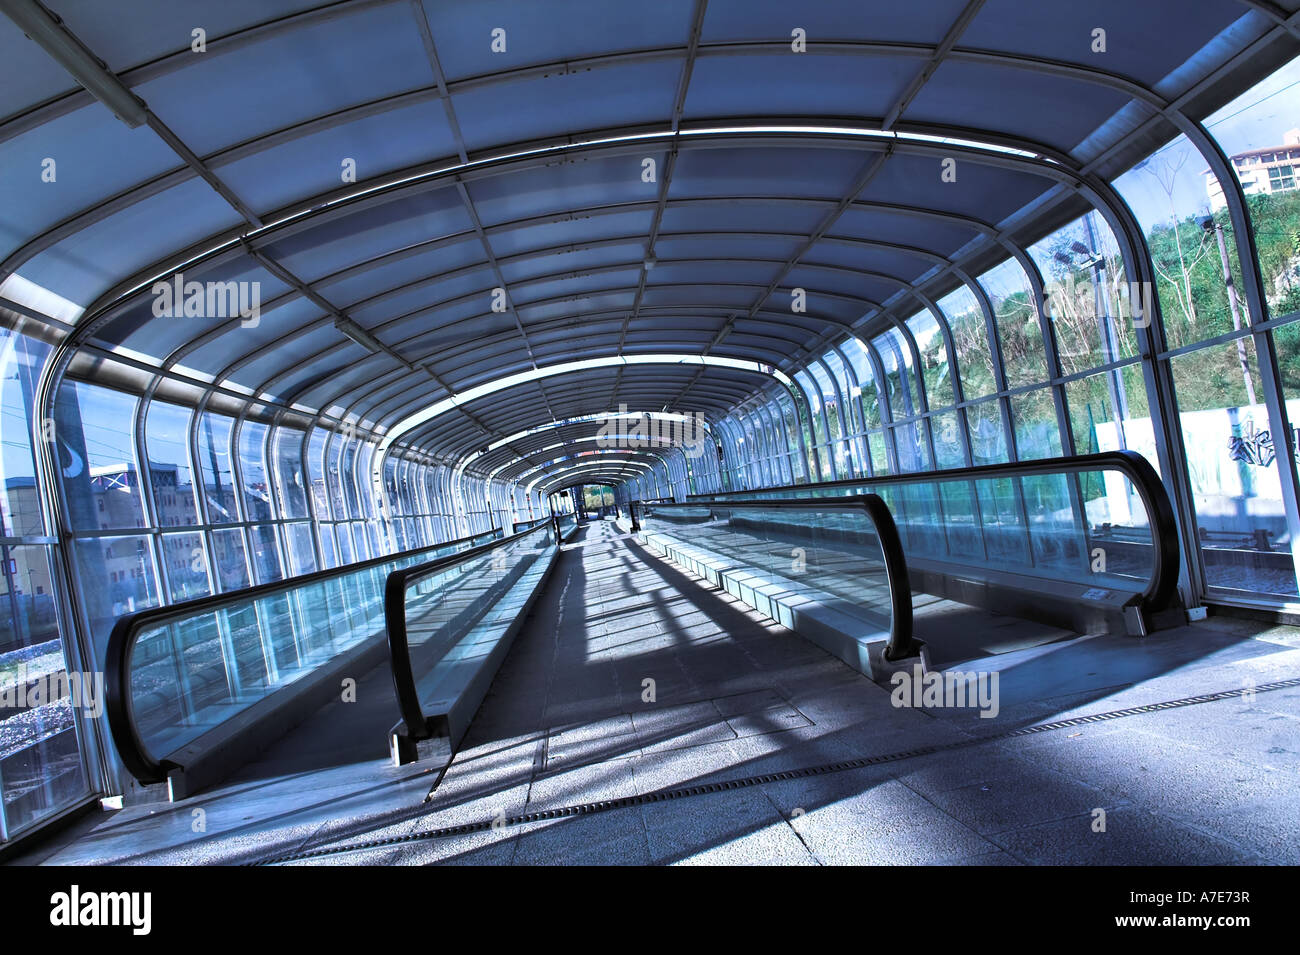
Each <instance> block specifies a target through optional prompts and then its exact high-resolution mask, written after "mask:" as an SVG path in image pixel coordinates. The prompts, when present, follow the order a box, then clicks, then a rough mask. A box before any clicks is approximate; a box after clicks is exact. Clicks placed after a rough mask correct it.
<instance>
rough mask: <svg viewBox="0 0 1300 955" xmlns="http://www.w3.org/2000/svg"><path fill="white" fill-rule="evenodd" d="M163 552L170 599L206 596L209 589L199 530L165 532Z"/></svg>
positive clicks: (172, 600) (176, 600)
mask: <svg viewBox="0 0 1300 955" xmlns="http://www.w3.org/2000/svg"><path fill="white" fill-rule="evenodd" d="M162 554H163V561H164V563H165V564H166V576H167V592H168V594H169V595H170V599H169V601H168V602H169V603H177V602H179V601H181V600H190V599H193V598H195V597H206V596H207V595H208V594H209V593H211V592H212V591H211V589H210V588H209V586H208V568H207V562H206V560H205V559H204V553H203V535H202V534H200V533H198V532H197V531H196V532H193V533H189V534H164V535H163V536H162Z"/></svg>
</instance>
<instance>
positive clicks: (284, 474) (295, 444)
mask: <svg viewBox="0 0 1300 955" xmlns="http://www.w3.org/2000/svg"><path fill="white" fill-rule="evenodd" d="M303 437H304V435H303V433H302V432H301V431H294V430H292V429H289V428H276V429H275V478H276V480H275V489H276V493H277V494H279V496H280V514H281V516H282V517H286V518H290V519H293V518H298V517H307V516H308V511H307V488H306V486H305V478H304V469H303V462H302V441H303Z"/></svg>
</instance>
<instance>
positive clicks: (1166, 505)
mask: <svg viewBox="0 0 1300 955" xmlns="http://www.w3.org/2000/svg"><path fill="white" fill-rule="evenodd" d="M1104 470H1112V471H1119V472H1121V473H1123V474H1124V475H1125V476H1126V477H1128V479H1129V481H1130V482H1132V484H1133V486H1134V487H1135V488H1136V489H1137V492H1138V496H1139V497H1140V498H1142V505H1143V507H1145V508H1146V512H1147V521H1148V522H1149V525H1150V529H1151V544H1152V548H1151V549H1152V555H1153V556H1152V562H1153V564H1154V566H1153V567H1152V572H1151V580H1150V582H1149V583H1148V585H1147V587H1146V589H1145V590H1144V591H1143V592H1142V594H1141V595H1140V596H1141V602H1142V609H1143V610H1145V611H1147V612H1149V613H1157V612H1159V611H1161V610H1167V609H1169V608H1170V607H1171V606H1172V605H1173V604H1174V597H1175V594H1176V593H1177V590H1178V572H1179V568H1180V566H1181V563H1182V555H1181V552H1180V551H1179V547H1178V520H1177V518H1176V517H1175V516H1174V506H1173V504H1172V503H1171V502H1170V500H1169V491H1168V490H1167V489H1166V487H1165V485H1164V483H1163V482H1162V481H1161V480H1160V475H1159V474H1157V473H1156V469H1155V468H1153V467H1152V466H1151V462H1150V461H1148V460H1147V459H1146V458H1144V457H1143V456H1142V455H1140V454H1138V453H1137V452H1136V451H1101V452H1099V453H1097V454H1080V455H1076V456H1074V457H1062V458H1038V459H1035V460H1033V461H1017V462H1015V463H1013V464H981V465H976V466H974V467H968V468H948V469H946V470H942V471H908V472H906V473H903V474H882V475H878V476H877V477H864V478H847V479H845V480H841V481H822V482H814V483H810V484H783V485H780V486H777V487H756V488H753V489H751V490H748V491H720V492H718V493H717V494H689V495H687V498H686V499H687V501H688V502H690V501H695V500H697V499H708V500H724V501H733V502H735V501H741V500H745V497H746V495H753V494H774V493H780V492H785V491H801V492H805V493H806V492H808V491H814V492H815V491H818V490H833V489H836V488H872V487H881V486H884V485H896V484H934V483H939V482H942V483H949V482H952V481H979V480H988V479H990V478H1025V477H1035V476H1037V475H1044V474H1081V473H1084V472H1088V471H1104ZM757 500H762V498H758V499H757Z"/></svg>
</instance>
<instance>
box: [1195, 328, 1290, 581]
mask: <svg viewBox="0 0 1300 955" xmlns="http://www.w3.org/2000/svg"><path fill="white" fill-rule="evenodd" d="M1239 346H1240V347H1239ZM1243 349H1244V351H1245V354H1246V359H1245V361H1244V362H1243V361H1242V359H1241V351H1242V350H1243ZM1170 365H1171V368H1172V370H1173V376H1174V391H1175V394H1176V396H1177V399H1178V411H1179V420H1180V423H1181V426H1182V430H1183V442H1184V444H1185V446H1186V451H1187V471H1188V478H1189V480H1190V482H1191V489H1192V497H1193V502H1194V505H1195V508H1196V522H1197V530H1198V534H1199V539H1200V542H1201V555H1202V558H1203V561H1204V565H1205V579H1206V583H1207V584H1208V585H1209V586H1211V587H1224V588H1229V589H1232V590H1238V591H1248V592H1252V593H1257V594H1265V593H1268V594H1280V595H1285V596H1294V595H1296V593H1297V589H1296V576H1295V569H1294V564H1293V563H1292V560H1291V554H1290V539H1291V538H1290V529H1289V528H1288V527H1287V522H1286V516H1285V511H1284V510H1283V507H1282V494H1281V485H1280V483H1279V475H1278V465H1277V458H1276V454H1275V451H1274V444H1273V443H1272V441H1271V440H1270V438H1271V436H1270V435H1269V433H1268V427H1269V426H1268V416H1267V414H1266V410H1265V408H1264V407H1263V406H1262V405H1260V404H1255V403H1252V402H1251V401H1250V400H1249V396H1248V394H1247V389H1246V387H1245V382H1246V381H1247V380H1250V381H1251V382H1252V384H1253V386H1254V388H1255V389H1256V392H1258V389H1259V387H1260V384H1259V372H1258V368H1257V367H1256V364H1255V347H1254V342H1253V341H1252V340H1251V339H1250V338H1245V339H1241V340H1240V341H1239V342H1236V343H1230V344H1227V345H1220V346H1214V347H1211V348H1208V349H1200V350H1198V351H1194V352H1190V353H1188V354H1184V355H1179V356H1176V357H1174V358H1173V359H1172V361H1171V362H1170ZM1247 376H1248V377H1247Z"/></svg>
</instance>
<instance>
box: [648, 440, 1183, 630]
mask: <svg viewBox="0 0 1300 955" xmlns="http://www.w3.org/2000/svg"><path fill="white" fill-rule="evenodd" d="M867 494H874V495H878V496H879V497H880V498H881V499H882V500H883V501H884V502H885V504H887V505H888V508H889V511H890V512H891V514H892V515H893V519H894V521H895V523H896V524H897V527H898V533H899V537H900V539H901V541H902V546H903V551H904V553H905V554H906V559H907V568H908V574H909V577H910V580H911V585H912V587H913V588H914V589H915V590H916V591H919V592H923V593H929V594H934V595H937V596H942V597H946V598H949V599H951V600H955V601H958V602H960V603H965V604H970V605H973V606H978V607H984V608H987V609H990V610H994V611H997V612H999V613H1002V614H1007V615H1011V616H1018V617H1024V618H1027V619H1031V620H1039V621H1042V622H1044V623H1049V624H1051V625H1053V626H1060V627H1065V628H1068V629H1071V630H1074V631H1077V632H1080V633H1093V632H1098V631H1109V632H1125V633H1131V634H1145V633H1148V632H1150V631H1152V630H1156V629H1163V628H1166V627H1171V626H1178V625H1181V624H1182V623H1184V622H1186V613H1185V611H1184V610H1183V607H1182V603H1181V600H1180V598H1179V595H1178V574H1179V563H1180V561H1179V550H1178V528H1177V524H1176V521H1175V518H1174V512H1173V507H1172V505H1171V504H1170V501H1169V497H1168V494H1167V492H1166V490H1165V487H1164V485H1163V484H1162V483H1161V480H1160V477H1159V475H1158V474H1157V473H1156V471H1155V469H1154V468H1153V467H1152V466H1151V465H1150V463H1149V462H1148V461H1147V460H1146V459H1145V458H1144V457H1142V456H1141V455H1139V454H1137V453H1135V452H1132V451H1113V452H1105V453H1101V454H1092V455H1081V456H1077V457H1070V458H1052V459H1044V460H1037V461H1025V462H1018V463H1015V464H997V465H986V466H978V467H969V468H958V469H953V470H944V471H929V472H918V473H908V474H894V475H889V476H882V477H875V478H858V479H851V480H845V481H834V482H827V483H821V484H802V485H790V486H785V487H774V488H760V489H753V490H745V491H733V492H728V493H720V494H711V495H692V496H689V497H688V498H687V503H688V504H689V505H690V506H692V507H693V508H695V509H696V511H699V510H700V509H706V510H707V511H708V512H709V513H711V514H713V515H715V517H724V516H726V515H731V516H730V517H727V518H726V519H727V520H729V521H730V523H731V525H732V527H733V529H736V530H739V524H740V523H742V522H747V523H748V524H749V526H750V529H751V530H752V528H753V527H754V522H753V518H752V515H751V516H745V515H744V514H743V512H741V511H734V510H733V511H728V510H726V509H727V508H735V507H736V506H737V505H738V504H741V503H757V502H762V501H771V500H800V499H803V500H807V499H817V500H832V499H836V498H846V497H854V496H860V495H867ZM674 507H677V508H680V507H681V506H680V505H678V506H674V505H667V504H656V505H637V506H636V507H635V508H634V513H635V514H636V516H637V521H636V523H637V524H638V525H642V526H644V525H645V524H646V522H647V521H650V522H651V524H653V522H655V521H663V520H665V519H671V518H670V516H669V515H670V514H672V513H676V514H678V515H681V514H684V513H686V512H685V511H682V510H680V509H678V510H674ZM778 523H779V526H775V525H773V526H768V527H767V528H766V530H767V532H768V533H771V534H776V533H780V534H781V535H783V541H784V542H785V543H788V544H792V545H795V544H798V543H799V542H801V541H803V542H812V541H818V542H822V543H825V542H827V541H828V539H829V538H830V537H832V536H833V535H834V534H835V533H837V532H842V531H846V530H847V529H846V528H845V527H844V526H843V520H842V518H841V517H838V516H836V515H835V514H832V513H830V512H827V513H825V514H823V515H822V516H820V517H819V518H818V519H817V521H816V522H815V523H812V522H809V521H805V520H782V521H779V522H778ZM742 536H743V535H742ZM741 546H743V545H741ZM828 586H829V583H828Z"/></svg>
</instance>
